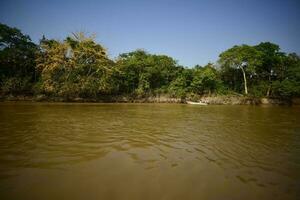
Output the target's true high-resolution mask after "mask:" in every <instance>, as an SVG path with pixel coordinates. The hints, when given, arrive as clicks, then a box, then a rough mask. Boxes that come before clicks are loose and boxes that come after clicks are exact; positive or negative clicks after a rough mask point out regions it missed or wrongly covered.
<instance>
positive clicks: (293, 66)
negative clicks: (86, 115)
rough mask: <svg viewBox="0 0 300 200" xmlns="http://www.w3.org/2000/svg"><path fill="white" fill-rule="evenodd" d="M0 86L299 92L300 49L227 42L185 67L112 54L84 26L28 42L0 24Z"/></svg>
mask: <svg viewBox="0 0 300 200" xmlns="http://www.w3.org/2000/svg"><path fill="white" fill-rule="evenodd" d="M0 93H1V94H2V95H38V94H43V95H47V96H57V97H64V98H76V97H80V98H98V97H101V96H105V95H131V96H135V97H144V96H150V95H157V94H168V95H170V96H172V97H180V98H185V97H190V96H193V95H228V94H243V95H249V96H254V97H284V98H290V97H299V96H300V57H299V56H298V55H296V54H295V53H292V54H287V53H285V52H282V51H280V47H279V46H278V45H277V44H273V43H270V42H262V43H260V44H258V45H255V46H250V45H237V46H233V47H232V48H230V49H228V50H226V51H224V52H222V53H221V54H220V55H219V60H218V61H217V62H216V63H215V64H213V63H208V64H207V65H205V66H199V65H196V66H195V67H192V68H188V67H184V66H180V65H179V64H178V63H177V62H176V60H174V59H173V58H171V57H169V56H166V55H155V54H150V53H147V52H146V51H144V50H140V49H138V50H136V51H133V52H129V53H123V54H120V55H119V57H118V58H117V59H115V60H113V59H111V58H109V57H108V55H107V51H106V49H105V48H104V47H103V46H102V45H101V44H98V43H97V42H95V38H94V37H92V36H91V37H88V36H85V35H84V34H83V33H74V34H71V35H70V36H68V37H66V38H65V39H64V40H63V41H59V40H53V39H47V38H45V37H44V36H43V37H42V39H41V40H40V42H39V44H34V43H33V42H32V41H31V39H30V37H29V36H27V35H24V34H22V32H21V31H20V30H19V29H16V28H11V27H9V26H7V25H5V24H0Z"/></svg>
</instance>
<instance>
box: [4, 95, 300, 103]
mask: <svg viewBox="0 0 300 200" xmlns="http://www.w3.org/2000/svg"><path fill="white" fill-rule="evenodd" d="M0 101H32V102H78V103H85V102H86V103H87V102H89V103H92V102H95V103H186V101H195V102H198V101H201V102H205V103H207V104H209V105H300V98H293V99H282V98H257V97H247V96H238V95H230V96H229V95H217V96H194V97H192V98H188V97H187V98H175V97H170V96H168V95H157V96H147V97H133V96H102V97H99V98H62V97H49V96H45V95H37V96H26V95H18V96H12V95H5V96H4V95H1V96H0Z"/></svg>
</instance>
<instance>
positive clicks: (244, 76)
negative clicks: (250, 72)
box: [241, 67, 248, 94]
mask: <svg viewBox="0 0 300 200" xmlns="http://www.w3.org/2000/svg"><path fill="white" fill-rule="evenodd" d="M241 70H242V72H243V78H244V88H245V94H248V87H247V78H246V73H245V70H244V68H243V67H241Z"/></svg>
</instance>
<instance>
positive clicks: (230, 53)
mask: <svg viewBox="0 0 300 200" xmlns="http://www.w3.org/2000/svg"><path fill="white" fill-rule="evenodd" d="M219 57H220V59H219V63H220V64H221V66H222V67H224V68H227V67H229V68H236V69H240V70H241V72H242V75H243V82H244V91H245V94H246V95H247V94H248V86H247V81H248V76H251V75H254V73H255V69H256V67H257V66H259V65H260V64H261V60H260V58H261V54H260V52H259V51H258V50H256V49H255V48H254V47H252V46H249V45H241V46H234V47H232V48H230V49H228V50H226V51H224V52H223V53H221V54H220V55H219Z"/></svg>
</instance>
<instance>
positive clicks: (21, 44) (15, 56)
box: [0, 23, 38, 93]
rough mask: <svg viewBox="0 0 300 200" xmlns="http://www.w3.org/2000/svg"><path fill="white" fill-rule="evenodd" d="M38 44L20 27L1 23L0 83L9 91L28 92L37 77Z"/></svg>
mask: <svg viewBox="0 0 300 200" xmlns="http://www.w3.org/2000/svg"><path fill="white" fill-rule="evenodd" d="M37 50H38V49H37V46H36V45H35V44H34V43H33V42H31V39H30V37H29V36H28V35H24V34H23V33H22V32H21V31H20V30H19V29H16V28H11V27H9V26H7V25H5V24H1V23H0V84H2V86H3V87H2V89H3V88H6V90H7V92H12V93H18V92H28V91H29V90H31V85H32V83H33V82H34V80H35V79H36V74H35V54H36V52H37Z"/></svg>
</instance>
